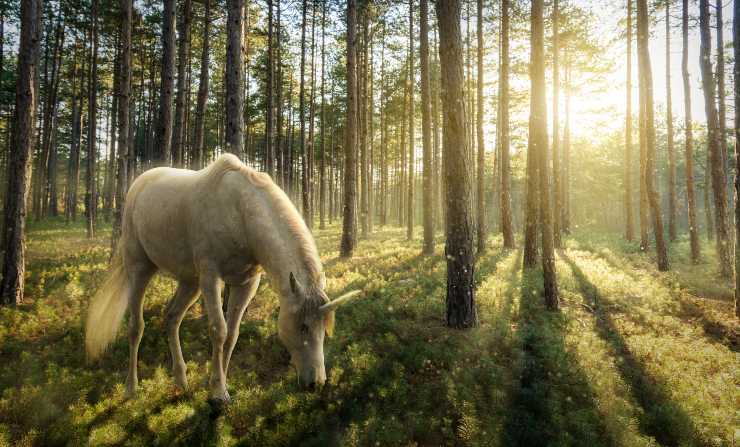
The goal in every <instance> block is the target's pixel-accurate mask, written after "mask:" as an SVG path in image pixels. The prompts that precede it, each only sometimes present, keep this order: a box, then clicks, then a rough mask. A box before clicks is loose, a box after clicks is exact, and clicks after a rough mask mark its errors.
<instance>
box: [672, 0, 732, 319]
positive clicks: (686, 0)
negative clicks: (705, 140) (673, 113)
mask: <svg viewBox="0 0 740 447" xmlns="http://www.w3.org/2000/svg"><path fill="white" fill-rule="evenodd" d="M684 1H687V0H684ZM733 12H734V17H733V22H732V40H733V41H734V42H740V2H737V1H736V2H733ZM733 56H734V57H735V62H734V66H733V72H734V75H735V76H734V87H735V110H736V111H737V110H740V45H733ZM738 154H740V113H737V112H735V196H736V197H735V198H736V200H735V223H736V226H735V317H736V318H740V260H738V258H737V252H738V246H737V244H738V241H740V226H737V223H738V222H740V207H738V206H737V198H738V197H740V157H738Z"/></svg>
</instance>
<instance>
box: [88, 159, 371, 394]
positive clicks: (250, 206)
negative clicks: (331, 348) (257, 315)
mask: <svg viewBox="0 0 740 447" xmlns="http://www.w3.org/2000/svg"><path fill="white" fill-rule="evenodd" d="M122 225H123V228H122V234H121V239H120V241H119V243H118V249H117V250H116V257H115V259H114V260H113V265H112V267H111V272H110V275H109V277H108V279H107V280H106V282H105V284H104V285H103V287H102V288H101V289H100V290H99V291H98V292H97V294H96V295H95V297H94V298H93V299H92V301H91V303H90V308H89V313H88V318H87V324H86V335H85V345H86V348H87V354H88V358H89V359H90V360H94V359H96V358H97V357H99V356H100V355H101V354H102V353H103V352H104V351H105V349H106V347H107V346H108V345H109V344H110V342H111V341H112V340H113V339H114V338H115V336H116V332H117V331H118V328H119V326H120V324H121V320H122V319H123V314H124V312H125V310H126V307H127V306H128V309H129V312H130V318H129V348H130V359H129V371H128V378H127V381H126V395H127V396H128V397H132V396H134V395H135V394H136V387H137V382H138V380H137V367H136V363H137V356H138V350H139V343H140V342H141V337H142V335H143V332H144V317H143V307H144V304H143V296H144V290H145V289H146V286H147V284H148V283H149V280H150V279H151V278H152V276H153V275H154V274H155V273H156V272H157V271H162V272H164V273H166V274H168V275H171V276H173V277H174V278H175V279H176V280H177V281H178V286H177V291H176V292H175V296H174V298H173V299H172V300H171V301H170V302H169V303H168V305H167V310H166V324H167V336H168V339H169V347H170V351H171V353H172V364H173V372H174V376H175V382H176V384H177V386H178V387H180V388H182V389H185V388H186V387H187V377H186V366H185V361H184V359H183V356H182V350H181V348H180V338H179V328H180V323H181V322H182V319H183V317H184V315H185V312H187V310H188V308H190V306H192V305H193V303H194V302H195V301H196V299H197V298H198V292H199V291H200V292H201V293H202V295H203V299H204V304H205V309H206V312H207V315H208V328H209V334H210V338H211V342H212V344H213V353H212V358H211V377H210V395H211V398H214V399H218V400H223V401H228V400H229V394H228V392H227V390H226V372H227V370H228V366H229V360H230V358H231V353H232V351H233V349H234V345H235V344H236V339H237V337H238V335H239V323H240V322H241V319H242V316H243V314H244V311H245V309H246V308H247V305H248V304H249V302H250V300H251V299H252V298H253V297H254V294H255V292H256V291H257V287H258V286H259V282H260V276H261V269H264V271H266V272H267V274H268V275H270V277H271V279H273V281H274V284H275V286H276V287H277V289H278V291H279V295H280V313H279V317H278V335H279V337H280V340H281V341H282V342H283V344H284V345H285V347H286V348H287V349H288V351H289V352H290V356H291V362H292V363H293V365H294V366H295V367H296V369H297V372H298V378H299V382H301V383H302V384H304V385H307V386H309V387H311V388H313V386H314V385H316V384H323V383H324V381H325V380H326V370H325V368H324V333H327V334H328V335H331V331H332V328H333V324H334V310H335V309H336V308H337V306H338V305H339V304H341V303H342V302H345V301H347V300H349V299H350V298H352V297H353V296H355V295H357V294H359V292H358V291H354V292H350V293H348V294H346V295H344V296H342V297H340V298H338V299H336V300H334V301H330V300H329V299H328V298H327V296H326V294H325V293H324V288H325V282H326V280H325V276H324V273H323V268H322V265H321V261H320V259H319V256H318V252H317V250H316V244H315V242H314V240H313V237H312V236H311V233H310V231H309V230H308V228H307V227H306V224H305V223H304V221H303V219H302V218H301V216H300V214H299V213H298V211H297V210H296V209H295V207H294V206H293V204H292V203H291V202H290V200H289V199H288V197H287V196H286V195H285V193H284V192H283V191H282V190H281V189H280V188H279V187H278V186H276V185H275V184H274V183H273V182H272V180H271V179H270V177H269V176H268V175H266V174H262V173H260V172H257V171H255V170H253V169H251V168H248V167H247V166H245V165H244V164H243V163H241V162H240V161H239V159H238V158H236V157H235V156H233V155H230V154H229V155H222V156H221V157H220V158H218V160H216V161H215V162H213V163H212V164H211V165H210V166H208V167H207V168H205V169H203V170H200V171H190V170H185V169H172V168H156V169H151V170H149V171H147V172H145V173H144V174H142V175H141V176H140V177H139V178H138V179H137V180H136V181H135V182H134V183H133V185H131V189H130V190H129V192H128V194H127V196H126V206H125V209H124V215H123V224H122ZM224 283H225V284H228V285H229V286H230V296H229V300H228V309H227V312H226V318H224V313H223V310H222V302H221V290H222V288H223V286H224Z"/></svg>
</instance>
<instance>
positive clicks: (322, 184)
mask: <svg viewBox="0 0 740 447" xmlns="http://www.w3.org/2000/svg"><path fill="white" fill-rule="evenodd" d="M325 83H326V2H324V3H322V4H321V109H320V111H319V114H320V115H321V147H320V148H319V151H320V152H321V161H320V162H319V163H320V166H319V228H320V229H322V230H323V229H325V228H326V98H325V94H326V91H325Z"/></svg>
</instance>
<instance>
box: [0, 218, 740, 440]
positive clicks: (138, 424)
mask: <svg viewBox="0 0 740 447" xmlns="http://www.w3.org/2000/svg"><path fill="white" fill-rule="evenodd" d="M404 236H405V234H404V231H403V230H402V229H395V228H392V229H384V230H380V231H378V232H377V233H376V234H374V235H373V236H372V237H371V238H370V239H368V240H363V241H361V242H360V245H359V248H358V250H357V253H356V256H355V257H354V258H352V259H351V260H341V259H339V258H338V251H337V247H338V245H339V243H338V242H339V228H338V227H337V226H332V227H330V228H329V229H327V230H325V231H319V232H317V234H316V239H317V243H318V245H319V249H320V252H321V255H322V258H323V260H324V263H325V267H326V270H327V277H328V289H329V294H330V296H336V295H337V294H340V293H342V292H344V291H348V290H351V289H353V288H362V289H363V290H364V291H365V297H364V298H363V299H360V300H358V301H356V302H355V303H354V304H353V305H351V306H346V307H344V308H342V309H340V310H339V311H338V315H337V330H336V334H335V336H334V338H332V339H330V340H328V341H327V344H326V358H327V367H328V370H329V383H328V385H327V386H325V387H324V388H323V389H322V390H321V391H320V392H318V393H306V392H302V391H300V390H299V389H298V387H297V385H296V377H295V373H294V372H293V371H292V369H291V368H289V367H288V355H287V352H286V351H285V350H284V348H283V347H282V345H281V344H280V342H279V341H278V339H277V335H276V318H277V311H278V309H277V299H276V296H275V294H274V292H273V291H272V289H271V288H270V285H269V281H263V284H262V285H261V286H260V289H259V291H258V294H257V297H256V298H255V300H254V301H253V304H252V305H251V306H250V308H249V309H248V311H247V314H246V316H245V319H244V321H243V323H242V326H241V337H240V340H239V343H238V344H237V348H236V351H235V353H234V357H233V359H232V366H231V368H230V372H229V388H230V392H231V395H232V397H233V402H232V403H231V404H230V405H229V406H227V407H226V408H225V409H218V408H213V407H212V406H211V405H210V404H209V403H208V400H207V390H206V386H205V384H206V380H207V373H208V364H207V362H208V358H209V352H210V343H209V340H208V336H207V330H206V327H207V325H206V322H205V317H204V315H203V311H202V309H201V307H200V304H197V305H196V306H194V308H193V309H192V310H191V311H190V312H189V314H188V316H187V317H186V320H185V321H184V323H183V325H182V329H181V337H182V343H183V352H184V354H185V357H186V360H187V361H188V368H189V369H188V376H189V381H190V384H191V390H190V391H189V392H188V393H186V394H179V393H177V391H176V389H175V387H174V382H173V379H172V377H171V374H170V372H169V352H168V349H167V343H166V337H165V335H164V330H163V318H162V311H163V308H164V304H165V303H166V301H167V299H168V298H169V297H170V296H171V295H172V294H173V293H174V284H173V282H172V281H170V280H168V279H166V278H157V279H156V280H155V281H153V283H152V285H151V286H150V288H149V290H148V293H147V299H146V303H147V304H146V310H145V319H146V330H145V333H144V339H143V342H142V346H141V351H140V356H139V358H140V365H139V370H140V378H141V379H142V380H141V389H140V393H139V397H137V398H136V399H134V400H130V401H126V400H124V398H123V386H122V384H123V382H124V380H125V371H126V367H127V361H128V360H127V359H128V347H127V342H126V340H125V337H120V338H119V339H118V340H117V341H116V343H115V344H114V345H113V347H112V348H111V349H110V350H109V351H108V352H107V353H106V355H105V356H104V358H103V359H102V360H101V361H100V362H99V363H96V364H94V365H87V364H86V363H85V356H84V350H83V337H84V334H83V331H82V327H83V326H82V318H83V316H84V313H85V309H86V307H87V300H88V298H89V297H90V296H91V295H92V293H93V291H94V290H95V288H96V287H97V286H98V285H99V284H100V283H101V282H102V279H103V277H104V273H105V268H106V263H107V259H108V254H109V245H110V244H109V237H110V232H109V231H103V232H102V234H101V235H100V236H99V237H98V238H96V239H95V240H92V241H88V240H87V239H86V238H85V235H84V229H83V227H82V226H79V225H73V226H70V227H66V226H65V225H64V224H63V223H62V222H58V221H51V222H43V223H41V224H34V225H31V228H30V235H29V244H28V256H29V265H28V282H27V290H26V295H27V300H26V303H24V304H23V305H21V306H18V307H14V308H13V307H11V308H0V365H3V366H2V368H0V445H84V444H88V445H177V444H180V445H235V444H237V445H290V444H302V445H501V446H510V445H527V446H529V445H563V446H566V445H583V446H598V445H624V446H639V445H644V446H650V445H670V446H673V445H734V444H736V443H738V441H740V428H739V427H740V412H739V411H738V408H740V357H739V355H738V348H739V347H740V343H738V333H739V329H738V323H737V322H736V321H735V320H734V319H733V318H732V306H731V296H732V295H731V289H730V287H731V284H730V283H729V282H728V281H726V280H722V279H721V278H718V277H717V276H716V274H715V270H716V267H715V258H714V253H713V251H712V250H711V248H710V247H709V245H708V244H706V245H705V246H704V247H703V248H704V250H705V257H704V260H703V262H702V263H701V264H699V265H697V266H694V265H691V264H690V262H689V258H688V248H687V242H686V241H685V240H680V241H678V242H677V243H675V244H674V245H673V246H672V247H671V258H672V271H671V272H668V273H660V272H657V271H656V269H655V268H654V263H653V262H652V259H653V258H652V255H651V254H649V253H647V254H646V253H640V252H639V250H638V249H637V247H636V246H634V245H632V244H626V243H624V242H622V241H621V240H620V238H619V237H618V235H604V234H597V233H592V232H585V231H584V232H581V233H578V234H575V235H573V236H572V237H571V238H568V239H566V241H565V245H566V246H565V248H564V249H563V250H562V251H560V252H559V253H558V256H557V269H558V275H559V279H560V290H561V295H562V298H563V303H562V312H560V313H558V314H553V313H549V312H547V311H545V310H544V308H543V306H542V303H541V302H542V299H541V297H540V292H541V280H540V278H541V277H540V273H539V272H537V271H533V272H528V273H526V274H524V275H523V274H522V272H521V268H520V265H521V252H520V251H519V250H513V251H506V250H503V249H502V248H501V243H500V240H499V239H498V238H491V240H490V247H491V248H490V249H489V250H488V252H487V253H486V254H485V255H484V256H483V257H481V258H480V259H479V261H478V265H477V270H476V278H477V282H478V291H477V300H478V306H479V313H480V319H481V326H480V327H479V328H476V329H473V330H469V331H458V330H450V329H447V328H446V327H445V326H444V324H443V323H444V322H443V319H442V316H443V314H444V295H445V263H444V258H443V255H442V251H443V248H442V245H441V243H442V241H441V240H440V241H439V242H440V245H439V246H438V248H437V252H436V254H435V255H434V256H429V257H423V256H420V254H419V253H420V252H421V245H420V242H418V241H415V242H407V241H405V237H404Z"/></svg>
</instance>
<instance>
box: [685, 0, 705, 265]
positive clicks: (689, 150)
mask: <svg viewBox="0 0 740 447" xmlns="http://www.w3.org/2000/svg"><path fill="white" fill-rule="evenodd" d="M681 32H682V35H683V36H682V37H683V48H682V50H681V75H682V77H683V95H684V97H683V98H684V99H683V104H684V116H685V119H684V121H685V124H684V125H685V130H684V132H685V138H684V139H685V143H684V145H685V146H684V153H685V158H686V202H687V204H688V214H689V238H690V239H691V260H692V262H694V263H698V262H699V257H700V256H701V249H700V246H699V222H698V221H697V219H696V197H695V195H694V136H693V134H692V128H691V126H692V123H691V85H690V84H689V0H683V8H682V15H681Z"/></svg>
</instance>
